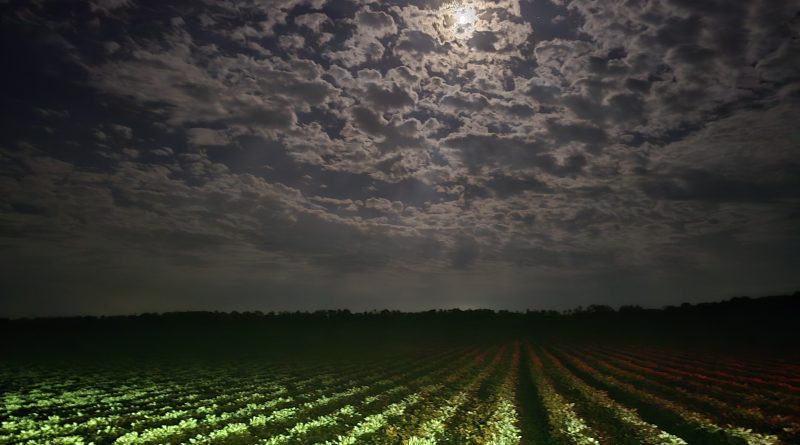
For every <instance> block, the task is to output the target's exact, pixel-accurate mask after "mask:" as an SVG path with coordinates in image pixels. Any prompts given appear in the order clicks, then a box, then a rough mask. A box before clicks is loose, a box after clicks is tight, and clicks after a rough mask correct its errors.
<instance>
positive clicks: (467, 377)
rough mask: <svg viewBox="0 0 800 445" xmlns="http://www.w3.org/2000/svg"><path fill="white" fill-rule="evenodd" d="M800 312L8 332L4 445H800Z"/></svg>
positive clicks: (239, 317) (176, 321)
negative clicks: (798, 321)
mask: <svg viewBox="0 0 800 445" xmlns="http://www.w3.org/2000/svg"><path fill="white" fill-rule="evenodd" d="M798 309H800V294H795V295H793V296H784V297H774V298H773V297H770V298H765V299H759V300H752V299H734V300H730V301H728V302H724V303H717V304H708V305H697V306H691V305H684V306H681V307H680V308H667V309H664V310H644V309H641V308H627V309H625V310H619V311H614V310H611V309H610V308H607V307H593V308H589V309H587V310H580V311H572V312H570V313H567V314H557V313H550V312H527V313H508V312H500V313H495V312H492V311H457V310H455V311H431V312H426V313H416V314H404V313H392V312H380V313H377V312H373V313H367V314H351V313H349V312H347V311H323V312H318V313H313V314H304V313H292V314H260V313H249V314H219V313H178V314H168V315H145V316H137V317H104V318H93V317H82V318H67V319H46V320H0V338H4V339H5V340H6V341H5V342H0V357H2V359H0V399H2V403H0V421H1V422H2V423H1V424H0V427H1V428H0V444H47V445H58V444H90V443H94V444H98V445H99V444H152V445H155V444H179V443H189V444H230V445H234V444H241V445H251V444H409V445H413V444H418V445H419V444H452V445H465V444H497V445H511V444H522V445H599V444H602V445H641V444H653V445H656V444H664V445H666V444H690V445H739V444H741V445H745V444H752V445H762V444H784V445H792V444H800V356H799V355H798V350H797V349H796V345H797V344H798V342H800V335H798V330H797V329H796V327H795V322H796V319H797V316H798V315H800V310H798Z"/></svg>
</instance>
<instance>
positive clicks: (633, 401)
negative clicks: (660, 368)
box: [553, 350, 781, 445]
mask: <svg viewBox="0 0 800 445" xmlns="http://www.w3.org/2000/svg"><path fill="white" fill-rule="evenodd" d="M553 352H554V355H555V356H557V357H558V358H559V359H560V360H561V361H562V363H563V364H564V365H565V366H566V367H567V368H568V369H570V370H571V371H572V372H574V373H575V374H576V375H577V376H579V377H580V378H582V379H583V380H585V381H587V382H589V383H590V384H592V385H593V386H596V387H599V388H600V389H603V390H605V391H606V392H607V393H608V394H609V395H610V396H611V397H612V398H613V399H615V400H617V401H619V402H620V403H622V404H624V405H626V406H630V407H632V408H635V409H636V410H637V411H638V413H639V414H640V416H641V417H642V418H643V419H644V420H646V421H648V422H651V423H653V424H655V425H658V426H659V427H661V428H663V429H665V430H667V431H670V432H671V433H672V434H674V435H676V436H678V437H681V438H682V439H684V440H685V441H687V442H689V443H692V444H694V443H701V444H709V445H717V444H718V445H775V444H780V443H781V442H780V440H779V439H778V437H777V436H774V435H769V434H760V433H755V432H753V431H752V430H749V429H746V428H742V427H738V426H720V425H717V424H716V423H714V422H713V421H712V420H711V419H709V418H708V417H707V416H705V415H703V414H701V413H698V412H696V411H693V410H690V409H687V408H686V407H685V406H683V405H680V404H678V403H675V402H673V401H671V400H668V399H665V398H663V397H660V396H658V395H655V394H653V393H651V392H649V391H646V390H644V389H641V388H639V387H638V386H637V385H634V384H631V383H627V382H625V381H623V380H621V379H619V378H618V377H617V376H615V375H614V374H613V373H611V372H602V371H600V370H598V369H596V368H594V367H592V366H590V365H589V364H587V363H586V362H585V361H584V360H583V359H581V358H579V357H577V356H575V355H572V354H569V353H566V352H564V351H560V350H553Z"/></svg>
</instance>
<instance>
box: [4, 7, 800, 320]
mask: <svg viewBox="0 0 800 445" xmlns="http://www.w3.org/2000/svg"><path fill="white" fill-rule="evenodd" d="M0 35H2V36H1V37H0V48H2V50H1V53H0V60H2V66H0V77H1V79H0V82H2V83H1V84H0V85H2V87H1V88H2V100H0V112H1V113H2V133H1V135H0V289H2V291H0V293H1V294H2V295H1V296H0V316H11V317H18V316H35V315H74V314H122V313H140V312H161V311H175V310H223V311H230V310H240V311H241V310H262V311H271V310H314V309H337V308H348V309H351V310H371V309H383V308H388V309H400V310H427V309H431V308H453V307H460V308H479V307H480V308H492V309H503V308H505V309H512V310H522V309H526V308H531V309H565V308H571V307H575V306H577V305H588V304H593V303H597V304H608V305H612V306H618V305H622V304H637V305H642V306H645V307H659V306H663V305H666V304H679V303H681V302H685V301H688V302H698V301H710V300H716V299H721V298H727V297H732V296H737V295H751V296H758V295H764V294H769V293H780V292H789V291H793V290H795V289H797V288H800V273H798V271H800V1H798V0H752V1H751V0H748V1H735V0H734V1H732V0H641V1H633V0H627V1H621V0H618V1H610V0H609V1H605V0H603V1H601V0H552V1H551V0H500V1H484V0H480V1H474V2H463V3H442V2H440V1H434V0H429V1H424V0H421V1H403V0H400V1H396V2H391V1H387V2H384V1H369V0H362V1H358V2H351V1H346V0H327V1H326V0H205V1H201V0H187V1H180V0H177V1H164V0H158V1H137V0H90V1H86V2H79V1H65V0H27V1H14V0H11V1H9V0H3V1H0Z"/></svg>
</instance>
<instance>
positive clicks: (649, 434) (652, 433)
mask: <svg viewBox="0 0 800 445" xmlns="http://www.w3.org/2000/svg"><path fill="white" fill-rule="evenodd" d="M539 352H540V354H541V357H542V361H543V363H544V365H545V370H546V372H547V375H548V376H550V378H551V380H553V381H554V382H556V383H557V387H561V388H564V389H565V390H564V391H563V392H564V393H565V395H568V396H571V400H574V401H575V403H576V405H577V406H578V407H580V408H581V410H580V411H582V412H583V413H585V417H586V418H587V419H590V420H592V421H593V422H592V424H593V425H597V426H598V427H597V429H602V430H604V432H605V433H606V434H607V435H608V436H609V437H610V438H611V439H612V442H613V443H614V444H620V445H686V441H684V440H683V439H681V438H679V437H677V436H674V435H672V434H669V433H667V432H665V431H663V430H661V429H660V428H659V427H658V426H656V425H653V424H651V423H648V422H646V421H644V420H643V419H642V418H641V417H639V414H638V413H637V412H636V411H635V410H633V409H631V408H629V407H627V406H624V405H622V404H621V403H619V402H617V401H615V400H613V399H612V398H611V397H609V396H608V394H607V393H605V392H603V391H601V390H599V389H597V388H595V387H593V386H591V385H589V384H587V383H586V382H584V381H583V380H581V379H579V378H578V377H577V376H575V375H574V374H573V373H572V372H571V371H570V370H569V369H567V368H566V367H565V366H564V365H563V364H562V363H561V361H560V360H558V358H556V357H554V356H553V355H552V354H550V353H549V352H547V351H546V350H543V349H539Z"/></svg>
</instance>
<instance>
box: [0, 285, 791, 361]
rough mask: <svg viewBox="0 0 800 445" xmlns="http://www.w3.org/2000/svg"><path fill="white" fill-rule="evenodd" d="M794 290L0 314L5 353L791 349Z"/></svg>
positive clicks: (80, 356)
mask: <svg viewBox="0 0 800 445" xmlns="http://www.w3.org/2000/svg"><path fill="white" fill-rule="evenodd" d="M798 315H800V292H795V293H794V294H793V295H782V296H771V297H762V298H748V297H738V298H733V299H730V300H726V301H723V302H718V303H702V304H695V305H692V304H683V305H680V306H670V307H666V308H663V309H643V308H640V307H635V306H623V307H621V308H619V309H614V308H611V307H609V306H598V305H595V306H589V307H586V308H576V309H573V310H569V311H564V312H556V311H526V312H510V311H492V310H459V309H452V310H436V311H426V312H414V313H407V312H398V311H388V310H384V311H372V312H363V313H352V312H350V311H347V310H329V311H316V312H280V313H274V312H270V313H262V312H232V313H223V312H176V313H166V314H141V315H132V316H107V317H62V318H36V319H14V320H9V319H0V335H2V338H3V339H4V341H3V342H2V346H0V348H2V349H0V352H1V353H3V355H4V356H5V357H19V358H37V357H45V356H46V357H64V358H73V359H77V360H82V359H89V358H95V357H128V358H135V357H145V356H153V357H156V356H169V357H176V356H181V355H186V356H204V355H207V356H209V357H216V358H220V357H222V358H225V357H242V356H254V357H302V356H319V355H330V356H337V357H347V356H348V354H359V355H364V354H371V355H392V354H397V353H401V352H408V351H410V350H417V351H424V350H426V349H429V348H430V349H435V348H440V347H441V346H451V345H452V346H458V345H480V344H485V343H490V342H497V341H503V340H507V339H508V338H510V337H515V338H526V337H531V338H537V339H540V340H546V341H554V342H560V341H563V342H600V343H608V342H614V343H629V344H630V343H642V344H659V345H665V346H672V347H679V348H683V349H704V348H708V349H713V350H721V351H731V352H736V353H741V352H747V353H755V354H759V353H764V354H770V353H778V354H781V355H782V356H785V355H786V354H787V353H792V352H793V351H794V349H795V346H796V345H797V344H798V343H797V341H798V340H800V334H798V332H800V329H797V327H796V321H797V319H798Z"/></svg>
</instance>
